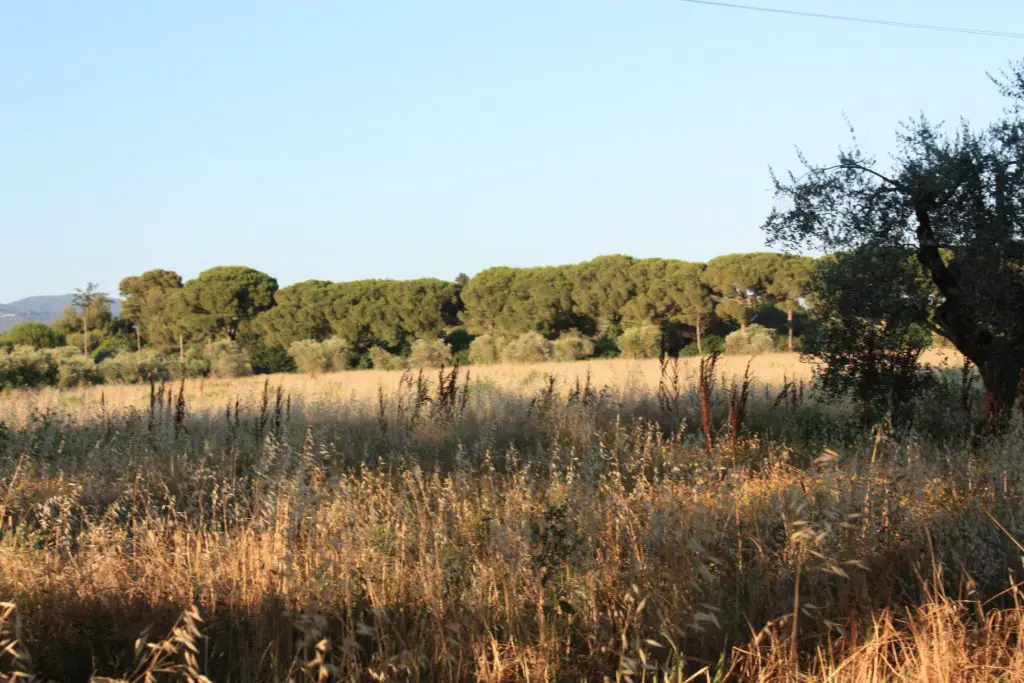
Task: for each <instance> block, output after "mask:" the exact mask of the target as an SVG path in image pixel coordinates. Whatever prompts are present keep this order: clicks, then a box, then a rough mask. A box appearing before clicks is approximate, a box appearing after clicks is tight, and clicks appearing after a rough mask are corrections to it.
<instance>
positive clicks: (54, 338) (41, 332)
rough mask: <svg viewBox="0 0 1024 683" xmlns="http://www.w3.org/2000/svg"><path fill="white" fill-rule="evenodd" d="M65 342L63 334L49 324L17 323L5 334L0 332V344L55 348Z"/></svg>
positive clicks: (10, 346)
mask: <svg viewBox="0 0 1024 683" xmlns="http://www.w3.org/2000/svg"><path fill="white" fill-rule="evenodd" d="M66 343H67V342H66V341H65V340H64V335H63V334H61V333H59V332H57V331H56V330H55V329H53V328H52V327H50V326H49V325H44V324H43V323H37V322H32V321H29V322H23V323H18V324H17V325H15V326H14V327H12V328H11V329H9V330H7V332H6V333H5V334H0V346H6V347H8V348H14V347H15V346H31V347H32V348H34V349H55V348H58V347H60V346H64V345H65V344H66Z"/></svg>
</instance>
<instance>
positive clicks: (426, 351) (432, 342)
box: [409, 339, 452, 368]
mask: <svg viewBox="0 0 1024 683" xmlns="http://www.w3.org/2000/svg"><path fill="white" fill-rule="evenodd" d="M451 364H452V350H451V348H450V347H449V346H448V345H447V344H445V343H444V342H443V341H441V340H440V339H417V340H416V341H414V342H413V343H412V351H411V352H410V353H409V367H413V368H439V367H441V366H443V365H451Z"/></svg>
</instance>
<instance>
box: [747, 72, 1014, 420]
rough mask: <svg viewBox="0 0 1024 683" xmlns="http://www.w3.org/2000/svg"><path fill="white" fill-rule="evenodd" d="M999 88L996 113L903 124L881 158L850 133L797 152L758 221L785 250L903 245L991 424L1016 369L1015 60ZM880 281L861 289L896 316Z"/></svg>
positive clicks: (1003, 407)
mask: <svg viewBox="0 0 1024 683" xmlns="http://www.w3.org/2000/svg"><path fill="white" fill-rule="evenodd" d="M1000 87H1001V90H1002V92H1003V94H1004V95H1005V96H1007V98H1008V99H1009V106H1008V107H1007V109H1006V110H1005V111H1004V113H1003V116H1002V117H1001V118H999V119H997V120H995V121H993V122H992V123H991V124H990V125H988V126H986V127H983V128H980V129H976V128H972V127H970V126H969V125H968V124H967V123H966V122H964V123H961V124H960V125H959V126H958V127H957V128H956V129H955V130H954V131H947V130H944V129H943V127H942V126H936V125H934V124H932V123H931V122H930V121H928V120H927V119H926V118H925V117H924V116H921V117H920V118H918V119H915V120H912V121H909V122H907V123H906V124H904V125H903V127H902V130H901V131H900V132H899V133H898V135H897V145H896V150H894V152H893V153H892V154H889V155H886V156H885V157H884V158H887V159H890V160H891V161H890V162H889V163H888V165H887V166H883V165H882V164H880V163H879V162H878V161H877V160H876V158H875V157H873V156H870V155H868V154H866V153H865V152H863V151H862V150H860V149H859V148H858V147H857V146H856V141H854V144H853V146H852V147H851V148H850V149H847V150H843V151H841V152H840V154H839V158H838V160H837V161H836V162H835V163H828V164H824V165H821V166H815V165H812V164H811V163H809V162H808V161H807V160H805V159H803V158H801V159H800V161H801V162H802V164H803V166H804V169H802V170H801V172H800V173H790V174H789V175H788V177H786V178H778V177H773V180H774V184H775V191H776V206H777V207H780V208H776V209H774V210H773V211H772V212H771V214H770V215H769V217H768V219H767V220H766V221H765V225H764V228H765V230H766V231H767V233H768V237H769V243H772V244H781V245H783V246H786V247H789V248H792V249H801V250H803V249H819V250H823V251H828V252H835V251H841V250H858V249H871V250H879V249H904V248H905V249H908V250H909V253H908V255H912V256H913V257H914V258H915V259H916V261H917V262H918V263H919V264H921V266H922V267H923V269H924V272H925V274H926V275H927V277H928V279H929V280H930V281H931V283H932V285H933V286H934V292H933V294H934V295H933V296H931V297H930V298H929V299H928V301H927V303H926V310H927V313H928V316H927V319H928V323H929V324H930V325H933V326H934V327H935V328H936V329H937V331H939V333H940V334H942V335H943V336H945V337H946V338H947V339H949V340H950V341H951V342H953V344H954V345H956V347H957V348H958V349H959V350H960V351H961V352H962V353H963V354H964V355H965V356H966V357H967V358H969V359H970V360H971V361H972V362H973V363H974V364H975V365H976V366H977V367H978V368H979V370H980V372H981V376H982V379H983V381H984V384H985V388H986V391H987V393H988V415H987V418H988V420H989V426H990V427H1002V426H1005V424H1006V422H1007V420H1008V419H1009V417H1010V415H1011V414H1012V407H1013V404H1014V402H1015V400H1016V396H1017V393H1018V385H1019V383H1020V378H1021V369H1022V368H1024V202H1021V201H1020V198H1021V197H1024V173H1021V168H1022V167H1024V142H1022V141H1024V135H1022V131H1024V61H1021V62H1019V63H1017V64H1016V65H1014V67H1013V68H1012V70H1011V73H1010V74H1009V76H1008V77H1007V79H1006V81H1005V82H1003V83H1001V84H1000ZM944 250H946V252H947V253H944ZM948 254H951V255H952V258H948ZM879 282H886V283H888V277H885V278H883V279H882V280H880V281H879ZM812 289H813V288H812ZM881 289H887V288H883V287H878V286H877V284H876V286H874V287H871V288H869V291H870V292H872V293H878V294H879V297H880V301H881V302H882V303H883V304H892V305H895V306H897V309H896V310H895V311H894V313H895V314H896V316H897V319H900V318H901V316H902V312H901V309H903V308H905V304H904V303H903V302H900V301H897V300H894V299H893V298H892V297H891V296H889V295H888V293H887V292H881V291H878V290H881ZM814 293H815V296H818V295H820V293H819V292H817V291H815V292H814ZM829 305H830V304H828V303H824V304H823V306H824V307H825V309H826V310H825V315H826V316H828V315H831V311H828V310H827V308H828V306H829ZM898 334H902V332H900V333H898ZM907 342H908V343H916V342H914V341H913V339H908V340H907ZM906 352H907V354H909V355H912V353H913V349H912V347H907V348H906ZM908 358H909V357H908ZM907 362H908V363H909V362H910V361H909V359H908V361H907Z"/></svg>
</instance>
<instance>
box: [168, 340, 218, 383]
mask: <svg viewBox="0 0 1024 683" xmlns="http://www.w3.org/2000/svg"><path fill="white" fill-rule="evenodd" d="M168 369H169V370H170V372H171V378H172V379H181V378H182V377H183V376H184V377H186V378H193V377H207V376H209V374H210V360H209V359H208V358H207V357H206V356H205V355H204V354H203V350H202V349H200V348H198V347H194V348H191V349H189V350H188V351H186V352H185V360H184V361H182V360H181V359H180V358H178V357H176V358H175V359H174V360H173V361H170V362H169V363H168Z"/></svg>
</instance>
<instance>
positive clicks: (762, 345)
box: [725, 325, 775, 355]
mask: <svg viewBox="0 0 1024 683" xmlns="http://www.w3.org/2000/svg"><path fill="white" fill-rule="evenodd" d="M774 349H775V332H773V331H772V330H770V329H768V328H767V327H764V326H763V325H747V327H746V329H741V330H736V331H735V332H730V333H729V335H728V336H727V337H726V338H725V352H726V353H732V354H743V355H748V354H758V353H768V352H770V351H773V350H774Z"/></svg>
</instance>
